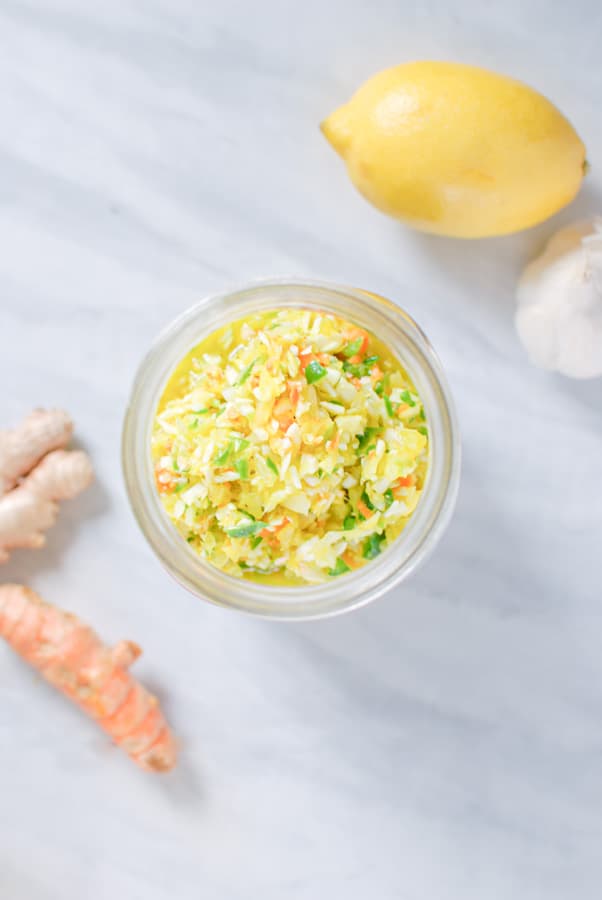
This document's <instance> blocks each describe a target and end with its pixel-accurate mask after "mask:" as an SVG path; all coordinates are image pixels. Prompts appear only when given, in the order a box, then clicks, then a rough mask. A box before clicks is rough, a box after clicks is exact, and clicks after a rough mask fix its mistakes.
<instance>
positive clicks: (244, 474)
mask: <svg viewBox="0 0 602 900" xmlns="http://www.w3.org/2000/svg"><path fill="white" fill-rule="evenodd" d="M234 468H235V469H236V471H237V472H238V474H239V475H240V477H241V478H242V479H243V481H244V480H246V479H247V478H248V477H249V463H248V462H247V460H246V459H237V460H236V462H235V463H234Z"/></svg>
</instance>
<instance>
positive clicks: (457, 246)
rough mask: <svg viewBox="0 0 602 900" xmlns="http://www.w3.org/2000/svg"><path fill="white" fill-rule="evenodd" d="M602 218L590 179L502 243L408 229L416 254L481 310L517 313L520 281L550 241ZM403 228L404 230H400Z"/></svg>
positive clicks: (601, 196) (600, 196) (599, 196)
mask: <svg viewBox="0 0 602 900" xmlns="http://www.w3.org/2000/svg"><path fill="white" fill-rule="evenodd" d="M592 215H601V216H602V192H601V191H600V189H597V188H596V186H595V185H594V184H593V183H588V182H587V180H586V182H585V183H584V186H583V188H582V190H581V192H580V193H579V195H578V197H577V198H576V199H575V200H574V201H573V203H571V204H570V205H569V206H568V207H567V208H566V209H563V210H561V211H560V212H559V213H558V214H557V215H555V216H553V217H552V218H551V219H548V220H547V221H546V222H543V223H542V224H541V225H537V226H535V227H533V228H529V229H527V230H526V231H522V232H519V233H518V234H512V235H508V236H507V237H501V238H483V239H480V240H460V239H454V238H448V237H440V236H438V235H432V234H425V233H422V232H419V231H411V230H409V229H405V228H404V236H407V235H409V239H410V240H411V242H412V246H413V249H414V250H415V252H416V253H418V254H420V255H421V256H423V257H425V258H426V259H427V261H428V262H429V264H431V265H433V266H435V267H436V268H437V269H439V270H440V271H441V272H442V273H443V274H444V275H445V278H446V279H449V281H450V282H452V283H455V284H457V286H459V287H460V288H461V289H462V290H463V292H464V293H465V295H466V296H467V297H469V298H472V299H473V301H474V302H475V303H478V304H479V307H480V308H481V309H482V308H483V307H485V308H491V309H492V310H493V311H496V310H497V311H498V312H499V310H500V309H503V310H504V311H505V313H506V314H505V316H504V317H505V318H507V314H508V310H510V312H511V313H512V314H513V313H514V292H515V287H516V282H517V279H518V277H519V276H520V273H521V272H522V270H523V268H524V267H525V266H526V264H527V263H528V262H529V261H530V260H531V259H532V258H533V257H534V256H536V255H537V254H538V253H539V252H540V251H541V250H542V249H543V246H544V244H545V243H546V241H547V240H548V239H549V238H550V237H551V236H552V234H554V232H555V231H558V230H559V229H560V228H563V227H565V226H566V225H569V224H571V223H573V222H578V221H580V220H581V219H585V218H588V217H590V216H592ZM400 227H401V226H400Z"/></svg>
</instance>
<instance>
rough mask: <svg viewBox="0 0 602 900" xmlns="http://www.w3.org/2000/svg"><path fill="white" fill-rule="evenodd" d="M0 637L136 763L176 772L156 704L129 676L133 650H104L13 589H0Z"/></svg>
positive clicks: (76, 626) (77, 624) (136, 652)
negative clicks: (92, 720)
mask: <svg viewBox="0 0 602 900" xmlns="http://www.w3.org/2000/svg"><path fill="white" fill-rule="evenodd" d="M0 636H1V637H3V638H5V639H6V640H7V641H8V643H9V644H10V645H11V647H12V648H13V649H14V650H15V651H16V652H17V653H18V654H19V655H20V656H22V657H23V659H25V660H26V661H27V662H28V663H30V664H31V665H32V666H33V667H34V668H36V669H37V670H38V671H39V672H40V673H41V674H42V675H43V677H44V678H45V679H46V680H47V681H48V682H50V684H52V685H53V686H54V687H56V688H57V689H58V690H60V691H62V692H63V694H65V695H66V696H67V697H69V698H70V699H71V700H73V701H74V702H75V703H76V704H77V705H78V706H79V707H80V708H81V709H83V710H84V711H85V712H87V713H88V714H89V715H90V716H92V717H93V718H94V719H95V720H96V721H97V723H98V724H99V725H100V727H101V728H103V729H104V730H105V731H106V732H107V733H108V734H109V735H110V736H111V737H112V738H113V740H114V742H115V743H116V744H118V745H119V746H120V747H122V748H123V749H124V750H125V751H126V753H128V754H129V756H130V757H131V758H132V759H133V761H134V762H135V763H137V764H138V765H139V766H141V767H142V768H143V769H146V770H148V771H152V772H165V771H168V770H169V769H172V768H173V767H174V765H175V763H176V744H175V740H174V738H173V735H172V733H171V731H170V729H169V726H168V725H167V723H166V721H165V719H164V718H163V714H162V712H161V709H160V708H159V703H158V701H157V699H156V697H153V696H152V694H150V693H149V692H148V691H147V690H146V689H145V688H144V687H142V685H141V684H139V683H138V682H137V681H136V680H135V679H134V678H133V677H132V675H131V674H130V672H129V671H128V669H129V667H130V666H131V664H132V663H133V662H134V661H135V660H136V659H137V658H138V656H140V653H141V650H140V648H139V647H138V646H137V645H136V644H134V643H132V642H131V641H121V642H120V643H119V644H117V645H116V646H115V647H113V648H108V647H105V646H104V645H103V644H102V643H101V641H100V639H99V638H98V636H97V635H96V634H95V632H94V631H93V630H92V629H91V628H89V627H88V626H87V625H85V624H84V623H83V622H81V621H80V619H78V618H77V616H74V615H73V614H71V613H68V612H64V611H63V610H61V609H57V608H56V607H54V606H51V605H50V604H48V603H44V601H43V600H42V599H41V598H40V597H39V596H38V595H37V594H35V593H34V592H33V591H31V590H29V589H28V588H26V587H23V586H21V585H17V584H5V585H2V586H0Z"/></svg>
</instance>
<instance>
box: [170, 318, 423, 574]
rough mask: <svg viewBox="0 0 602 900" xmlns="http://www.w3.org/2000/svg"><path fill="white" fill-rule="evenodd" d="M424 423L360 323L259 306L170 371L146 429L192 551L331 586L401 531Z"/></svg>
mask: <svg viewBox="0 0 602 900" xmlns="http://www.w3.org/2000/svg"><path fill="white" fill-rule="evenodd" d="M200 411H203V414H202V415H201V414H200ZM424 421H425V418H424V410H423V407H422V403H421V401H420V397H419V396H418V394H417V392H416V389H415V387H414V385H413V384H412V382H411V380H410V378H409V376H408V373H407V372H406V371H405V369H404V368H403V366H402V364H401V362H400V361H399V360H398V359H397V358H396V357H395V356H394V354H393V353H392V352H391V350H390V349H389V348H387V347H386V346H385V345H384V344H383V343H382V342H381V341H379V340H377V339H376V338H375V337H374V335H372V334H370V333H369V332H368V331H366V330H365V329H363V328H360V327H359V326H357V325H355V324H353V323H350V322H347V321H345V320H343V319H340V318H337V317H336V316H334V315H330V314H328V313H323V312H315V311H310V310H304V309H281V310H273V311H270V312H263V313H257V314H255V315H251V316H249V317H247V318H246V319H244V320H240V321H237V322H234V323H232V324H230V325H228V326H226V327H225V328H222V329H221V330H220V331H217V332H215V333H213V334H212V335H210V336H209V337H208V338H206V339H205V340H204V341H202V342H201V343H200V344H199V345H198V346H197V347H195V348H194V350H192V351H191V353H190V354H189V355H188V356H187V357H186V358H185V359H184V360H182V362H181V363H180V365H179V366H178V367H177V368H176V370H175V372H174V373H173V376H172V378H171V379H170V381H169V383H168V385H167V388H166V390H165V393H164V395H163V397H162V398H161V401H160V403H159V407H158V410H157V415H156V419H155V423H154V428H153V435H152V453H153V458H154V462H155V479H156V486H157V490H158V492H159V494H160V498H161V502H162V504H163V506H164V508H165V511H166V513H167V515H168V516H169V517H170V519H171V520H172V522H173V523H174V525H175V526H176V528H177V529H178V531H179V532H180V533H181V535H182V538H183V539H184V540H186V541H187V542H188V545H189V547H190V550H191V552H194V553H196V554H198V555H199V556H201V557H202V558H203V559H205V560H207V561H208V562H210V563H211V564H212V565H214V566H216V567H217V568H219V569H221V570H223V571H224V572H227V573H228V574H229V575H234V576H236V577H238V578H246V579H253V578H261V580H262V581H265V580H266V579H267V580H268V581H270V580H271V581H272V582H273V583H276V584H282V583H283V582H284V583H290V584H299V583H304V582H312V583H313V582H319V581H328V580H329V579H331V578H335V577H338V576H344V575H345V574H347V573H348V572H349V571H350V570H351V569H353V568H358V567H359V566H362V565H365V564H366V563H367V562H368V561H370V560H371V559H374V558H375V557H376V556H377V555H379V553H380V552H381V549H382V550H384V549H385V547H386V546H387V544H389V543H390V542H391V541H392V540H394V539H395V538H396V537H397V536H398V535H399V534H400V532H401V531H402V529H403V527H404V526H405V524H406V522H407V521H408V518H409V517H410V515H411V514H412V512H413V511H414V509H415V507H416V504H417V503H418V501H419V498H420V494H421V491H422V488H423V485H424V480H425V476H426V471H427V467H428V457H429V439H428V432H426V431H425V429H424ZM367 539H370V540H369V541H368V544H366V541H367ZM381 545H382V547H381Z"/></svg>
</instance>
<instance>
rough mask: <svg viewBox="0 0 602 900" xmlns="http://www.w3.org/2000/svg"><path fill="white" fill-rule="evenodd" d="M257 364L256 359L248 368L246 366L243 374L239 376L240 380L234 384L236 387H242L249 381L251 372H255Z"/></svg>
mask: <svg viewBox="0 0 602 900" xmlns="http://www.w3.org/2000/svg"><path fill="white" fill-rule="evenodd" d="M256 362H257V360H256V359H254V360H253V362H252V363H249V365H248V366H245V368H244V369H243V370H242V372H241V373H240V375H239V376H238V378H237V379H236V381H235V382H234V384H235V386H236V387H238V386H239V385H241V384H244V383H245V381H247V379H248V378H249V376H250V374H251V372H252V371H253V366H254V365H255V363H256Z"/></svg>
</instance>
